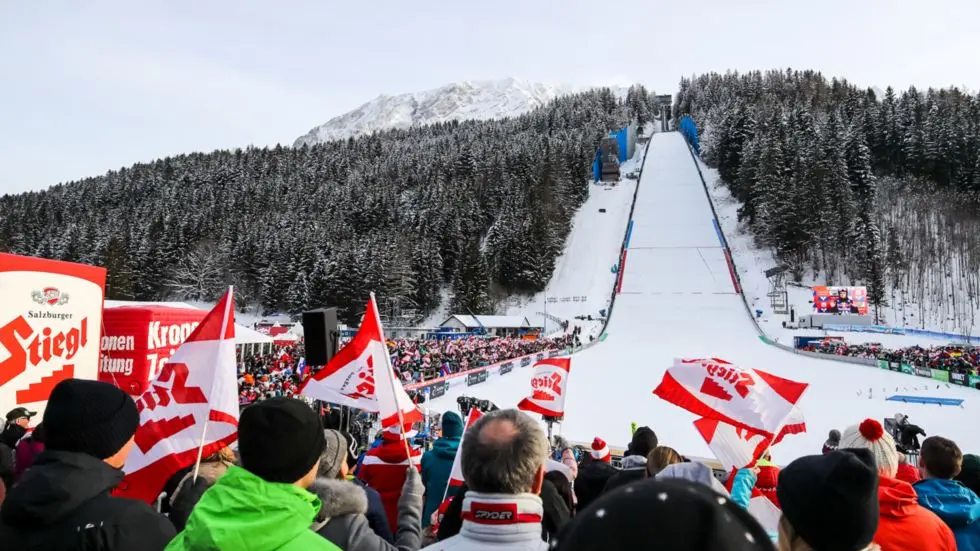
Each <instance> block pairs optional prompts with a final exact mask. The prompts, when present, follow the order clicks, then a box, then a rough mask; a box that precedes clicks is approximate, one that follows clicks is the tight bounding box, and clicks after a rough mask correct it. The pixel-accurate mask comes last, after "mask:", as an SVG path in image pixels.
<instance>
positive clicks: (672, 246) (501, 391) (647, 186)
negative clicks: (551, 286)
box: [428, 132, 980, 464]
mask: <svg viewBox="0 0 980 551" xmlns="http://www.w3.org/2000/svg"><path fill="white" fill-rule="evenodd" d="M646 155H647V158H646V163H645V166H644V169H643V173H642V175H641V177H640V182H639V186H638V191H637V194H636V199H635V204H634V208H633V217H632V222H633V227H632V231H631V233H630V235H629V237H628V242H627V250H626V261H625V265H624V266H622V267H621V269H622V270H624V271H623V274H622V286H621V288H620V292H619V295H618V296H617V297H616V302H615V306H614V308H613V311H612V315H611V317H610V320H609V323H608V326H607V327H606V333H607V338H606V339H605V341H604V342H602V343H598V344H596V345H594V346H591V347H588V348H586V349H584V350H583V351H581V352H578V353H576V354H574V355H573V356H572V367H571V373H570V376H569V383H568V394H567V396H566V402H565V421H564V422H563V423H562V424H561V425H560V427H559V426H556V428H555V432H556V433H558V434H561V435H563V436H564V437H565V438H566V439H568V440H570V441H573V442H591V441H592V439H593V438H594V437H596V436H601V437H602V438H603V439H605V440H606V441H607V442H609V444H610V446H614V447H622V448H625V446H626V444H627V443H628V442H629V440H630V436H631V435H630V423H631V422H636V423H637V424H639V425H649V426H650V427H651V428H653V429H654V431H656V433H657V435H658V437H659V440H660V443H661V444H662V445H667V446H671V447H673V448H675V449H677V450H678V451H679V452H681V453H682V454H685V455H690V456H696V457H712V454H711V452H710V451H709V449H708V447H707V445H706V444H705V442H704V441H703V440H702V438H701V436H700V435H699V434H698V432H697V431H696V430H695V428H694V426H693V422H694V420H695V416H694V415H692V414H690V413H688V412H687V411H684V410H682V409H680V408H678V407H676V406H674V405H672V404H670V403H667V402H665V401H663V400H661V399H660V398H658V397H656V396H654V395H653V393H652V392H653V389H654V388H655V387H656V386H657V384H659V382H660V380H661V379H662V378H663V374H664V372H665V370H666V369H667V367H668V366H670V365H671V364H672V363H673V359H674V358H676V357H718V358H724V359H726V360H728V361H731V362H734V363H735V364H738V365H741V366H745V367H753V368H758V369H762V370H765V371H768V372H770V373H773V374H775V375H779V376H781V377H785V378H788V379H793V380H797V381H802V382H806V383H809V385H810V387H809V389H808V391H807V393H806V394H805V395H804V396H803V398H802V400H801V401H800V407H801V409H802V410H803V413H804V415H805V417H806V422H807V429H808V430H807V432H806V433H804V434H798V435H790V436H787V437H786V439H785V440H784V441H783V442H782V443H780V444H779V445H777V446H775V447H774V448H773V449H772V455H773V459H774V460H775V461H776V462H778V463H780V464H785V463H787V462H789V461H791V460H792V459H795V458H796V457H799V456H802V455H810V454H814V453H820V449H821V446H822V444H823V442H824V441H825V440H826V438H827V433H828V431H830V430H831V429H838V430H843V429H844V428H845V427H847V426H848V425H852V424H856V423H859V422H860V421H861V420H863V419H865V418H867V417H872V418H876V419H879V420H881V419H884V418H890V417H893V416H894V414H895V413H896V412H902V413H905V414H908V415H909V418H910V420H911V421H912V422H913V423H916V424H918V425H920V426H922V427H923V428H924V429H925V430H926V432H928V433H929V434H930V435H931V434H940V435H942V436H946V437H948V438H951V439H953V440H955V441H956V442H957V443H958V444H959V445H960V447H962V448H963V449H965V450H976V449H978V448H980V431H978V430H976V426H975V422H976V421H975V419H976V413H977V412H980V405H977V404H980V392H978V391H977V390H974V389H969V388H965V387H959V386H951V385H947V384H943V383H937V382H936V381H929V380H923V379H920V378H917V377H913V376H909V375H903V374H901V373H896V372H891V371H885V370H880V369H874V368H871V367H867V366H861V365H854V364H850V363H843V362H838V361H833V360H826V359H818V358H813V357H808V356H801V355H797V354H794V353H792V352H788V351H786V350H783V349H780V348H778V347H775V346H772V345H770V344H766V343H765V342H763V341H762V340H760V339H759V331H758V328H757V326H756V325H755V322H754V321H753V320H752V318H751V316H750V314H749V312H748V310H747V308H746V306H745V303H744V302H743V298H742V296H741V293H740V290H739V287H738V283H737V280H736V279H735V277H734V276H733V267H732V265H731V264H730V260H729V257H728V255H727V251H726V249H725V245H724V240H723V238H722V234H721V231H720V230H719V227H718V224H717V221H716V219H715V217H714V214H713V211H712V208H711V204H710V202H709V199H708V195H707V190H706V189H705V186H704V184H703V181H702V179H701V176H700V174H699V172H698V167H697V165H696V164H695V161H694V159H693V157H692V155H691V153H690V151H689V149H688V146H687V143H686V141H685V140H684V138H683V136H682V135H681V134H680V133H678V132H670V133H661V134H654V136H653V138H652V141H651V143H650V146H649V149H648V150H647V152H646ZM594 269H595V270H608V269H609V267H608V265H607V264H606V262H604V261H602V262H598V263H597V265H596V266H595V267H594ZM531 371H532V370H531V369H530V368H529V367H519V368H516V369H514V371H512V372H510V373H507V374H505V375H491V376H490V377H488V378H487V380H486V382H483V383H480V384H479V385H478V386H473V387H468V386H466V385H465V384H454V385H452V386H451V387H450V389H449V391H448V392H447V393H446V395H445V396H443V397H440V398H437V399H433V400H430V402H429V403H428V406H429V408H430V409H432V410H435V411H439V410H447V409H452V410H456V409H457V407H456V398H457V397H458V396H461V395H466V396H473V397H477V398H481V399H487V400H490V401H492V402H494V403H495V404H497V405H498V406H499V407H503V408H506V407H514V406H515V405H516V404H517V402H518V401H520V400H521V398H523V397H524V396H526V395H527V393H528V390H529V388H530V384H529V381H530V378H531ZM893 394H902V395H907V396H942V397H945V398H951V399H962V400H963V403H962V405H961V406H941V405H937V404H935V403H931V404H922V403H901V404H899V403H896V402H888V401H886V398H887V397H888V396H891V395H893Z"/></svg>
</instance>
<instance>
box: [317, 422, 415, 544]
mask: <svg viewBox="0 0 980 551" xmlns="http://www.w3.org/2000/svg"><path fill="white" fill-rule="evenodd" d="M324 440H325V441H326V445H325V447H324V451H323V454H322V455H321V456H320V468H319V471H318V473H317V479H316V481H314V482H313V484H312V485H310V491H311V492H313V493H314V494H316V495H317V497H319V498H320V501H321V503H322V504H323V505H322V506H321V508H320V512H319V513H317V517H316V522H315V523H314V525H313V529H314V530H315V531H316V532H317V533H318V534H320V535H321V536H323V537H324V538H326V539H328V540H330V541H331V542H333V543H335V544H336V545H337V546H339V547H341V548H343V549H344V550H345V551H418V549H419V548H420V547H421V546H422V545H421V542H422V525H421V520H420V518H419V517H420V515H421V513H422V481H421V479H420V478H419V475H418V471H416V470H415V469H413V468H411V467H407V468H406V471H407V473H406V476H405V484H404V486H403V487H402V492H401V496H400V497H399V499H398V526H397V530H398V533H397V535H396V536H395V542H394V544H392V543H391V542H388V541H386V540H385V538H383V537H382V536H380V535H379V534H377V533H376V531H375V530H373V529H372V528H371V526H370V521H369V519H368V517H367V514H368V510H369V499H368V494H367V493H366V492H365V491H364V489H363V488H361V487H359V486H358V485H356V484H355V483H353V482H349V481H347V474H348V465H349V462H348V454H349V450H348V443H347V439H346V438H345V437H344V435H343V434H341V433H340V432H339V431H335V430H326V431H324Z"/></svg>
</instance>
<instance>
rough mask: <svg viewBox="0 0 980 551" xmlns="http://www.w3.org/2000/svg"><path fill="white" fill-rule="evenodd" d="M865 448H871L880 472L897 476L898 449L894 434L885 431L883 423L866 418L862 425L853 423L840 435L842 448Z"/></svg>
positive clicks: (889, 476) (892, 476)
mask: <svg viewBox="0 0 980 551" xmlns="http://www.w3.org/2000/svg"><path fill="white" fill-rule="evenodd" d="M844 448H864V449H866V450H870V451H871V454H872V455H874V457H875V464H876V465H877V466H878V474H880V475H881V476H886V477H888V478H895V475H896V474H897V473H898V450H897V449H896V448H895V440H894V439H893V438H892V435H890V434H888V433H887V432H885V429H884V428H883V427H882V426H881V423H879V422H878V421H875V420H874V419H865V420H864V421H861V424H860V425H852V426H850V427H847V429H845V430H844V434H843V435H841V437H840V449H844Z"/></svg>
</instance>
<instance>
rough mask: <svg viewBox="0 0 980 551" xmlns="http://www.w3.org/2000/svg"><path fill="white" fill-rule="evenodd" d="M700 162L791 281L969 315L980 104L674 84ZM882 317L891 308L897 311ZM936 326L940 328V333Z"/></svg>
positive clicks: (912, 95)
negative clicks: (857, 287)
mask: <svg viewBox="0 0 980 551" xmlns="http://www.w3.org/2000/svg"><path fill="white" fill-rule="evenodd" d="M674 108H675V114H678V115H679V114H685V113H689V114H691V116H692V118H693V119H694V120H695V122H697V124H698V126H699V130H700V131H701V134H702V136H701V141H702V154H703V158H704V160H705V161H706V162H708V164H710V165H712V166H714V167H716V168H717V169H718V171H719V174H720V175H721V177H722V179H723V181H724V182H725V184H726V185H727V186H728V188H729V190H730V191H731V192H732V195H733V196H734V197H735V198H736V199H737V200H739V201H740V202H741V205H742V206H741V209H740V210H739V219H740V220H741V221H743V222H744V223H745V224H747V225H748V227H749V228H751V229H752V230H753V231H754V233H755V235H756V237H757V240H758V242H759V243H760V244H762V245H765V246H769V247H772V248H773V249H774V250H775V252H776V254H777V256H778V258H780V260H782V261H783V262H785V263H786V264H787V265H789V266H790V267H791V268H792V269H793V272H794V274H795V275H796V277H797V279H800V278H802V277H803V275H804V272H806V271H808V270H812V272H813V273H814V274H815V278H816V279H819V280H822V281H826V282H828V283H832V284H847V283H860V284H867V285H868V287H869V293H870V294H871V297H872V299H873V303H875V304H877V305H879V306H882V305H885V304H887V303H889V302H892V303H896V302H900V303H901V307H902V311H903V312H905V314H903V319H901V320H899V321H900V322H904V323H906V324H907V325H910V326H911V325H917V324H918V323H917V322H920V321H921V320H922V319H923V318H924V315H919V316H918V317H917V319H912V317H911V316H909V315H907V314H908V311H907V310H906V308H917V309H919V314H925V312H924V311H923V310H924V309H927V308H936V309H939V311H940V314H939V317H940V319H941V320H943V323H942V325H944V326H947V327H950V326H955V327H956V328H958V329H959V330H969V329H971V328H972V327H973V325H974V323H975V320H974V317H975V315H976V311H977V310H978V309H980V214H978V212H980V211H978V206H980V96H976V95H970V94H967V93H965V92H963V91H961V90H957V89H944V90H935V89H929V90H926V91H921V90H917V89H915V88H910V89H908V90H905V91H903V92H900V93H898V92H896V91H895V90H893V89H892V88H888V89H887V90H886V91H885V92H884V93H883V94H881V97H878V94H876V93H875V91H874V90H871V89H865V90H862V89H858V88H857V87H855V86H853V85H851V84H849V83H848V82H847V81H844V80H838V79H833V80H828V79H827V78H825V77H824V76H823V75H821V74H820V73H817V72H813V71H790V70H787V71H770V72H767V73H762V72H758V71H757V72H752V73H747V74H738V73H727V74H724V75H721V74H715V73H712V74H707V75H701V76H697V77H694V78H692V79H682V80H681V85H680V91H679V94H678V101H677V103H676V104H675V106H674ZM898 306H899V305H898V304H893V307H898ZM945 321H950V322H951V323H950V324H946V323H945Z"/></svg>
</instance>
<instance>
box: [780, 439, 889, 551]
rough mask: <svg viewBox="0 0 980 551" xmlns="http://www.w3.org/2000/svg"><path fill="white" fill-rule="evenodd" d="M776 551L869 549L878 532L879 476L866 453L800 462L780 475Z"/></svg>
mask: <svg viewBox="0 0 980 551" xmlns="http://www.w3.org/2000/svg"><path fill="white" fill-rule="evenodd" d="M776 493H777V495H778V496H779V503H780V505H781V506H782V511H783V516H782V518H781V519H780V520H779V548H780V550H781V551H804V550H805V551H810V550H812V549H840V550H847V551H859V550H865V549H877V547H872V546H871V543H872V540H873V539H874V535H875V532H876V531H877V530H878V514H879V513H878V472H877V468H876V466H875V459H874V456H873V455H872V454H871V452H870V451H868V450H865V449H855V450H839V451H830V452H828V453H826V454H824V455H810V456H805V457H801V458H799V459H797V460H795V461H793V462H792V463H790V464H789V465H787V466H786V467H785V468H783V469H782V470H781V472H780V476H779V482H778V486H777V488H776Z"/></svg>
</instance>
